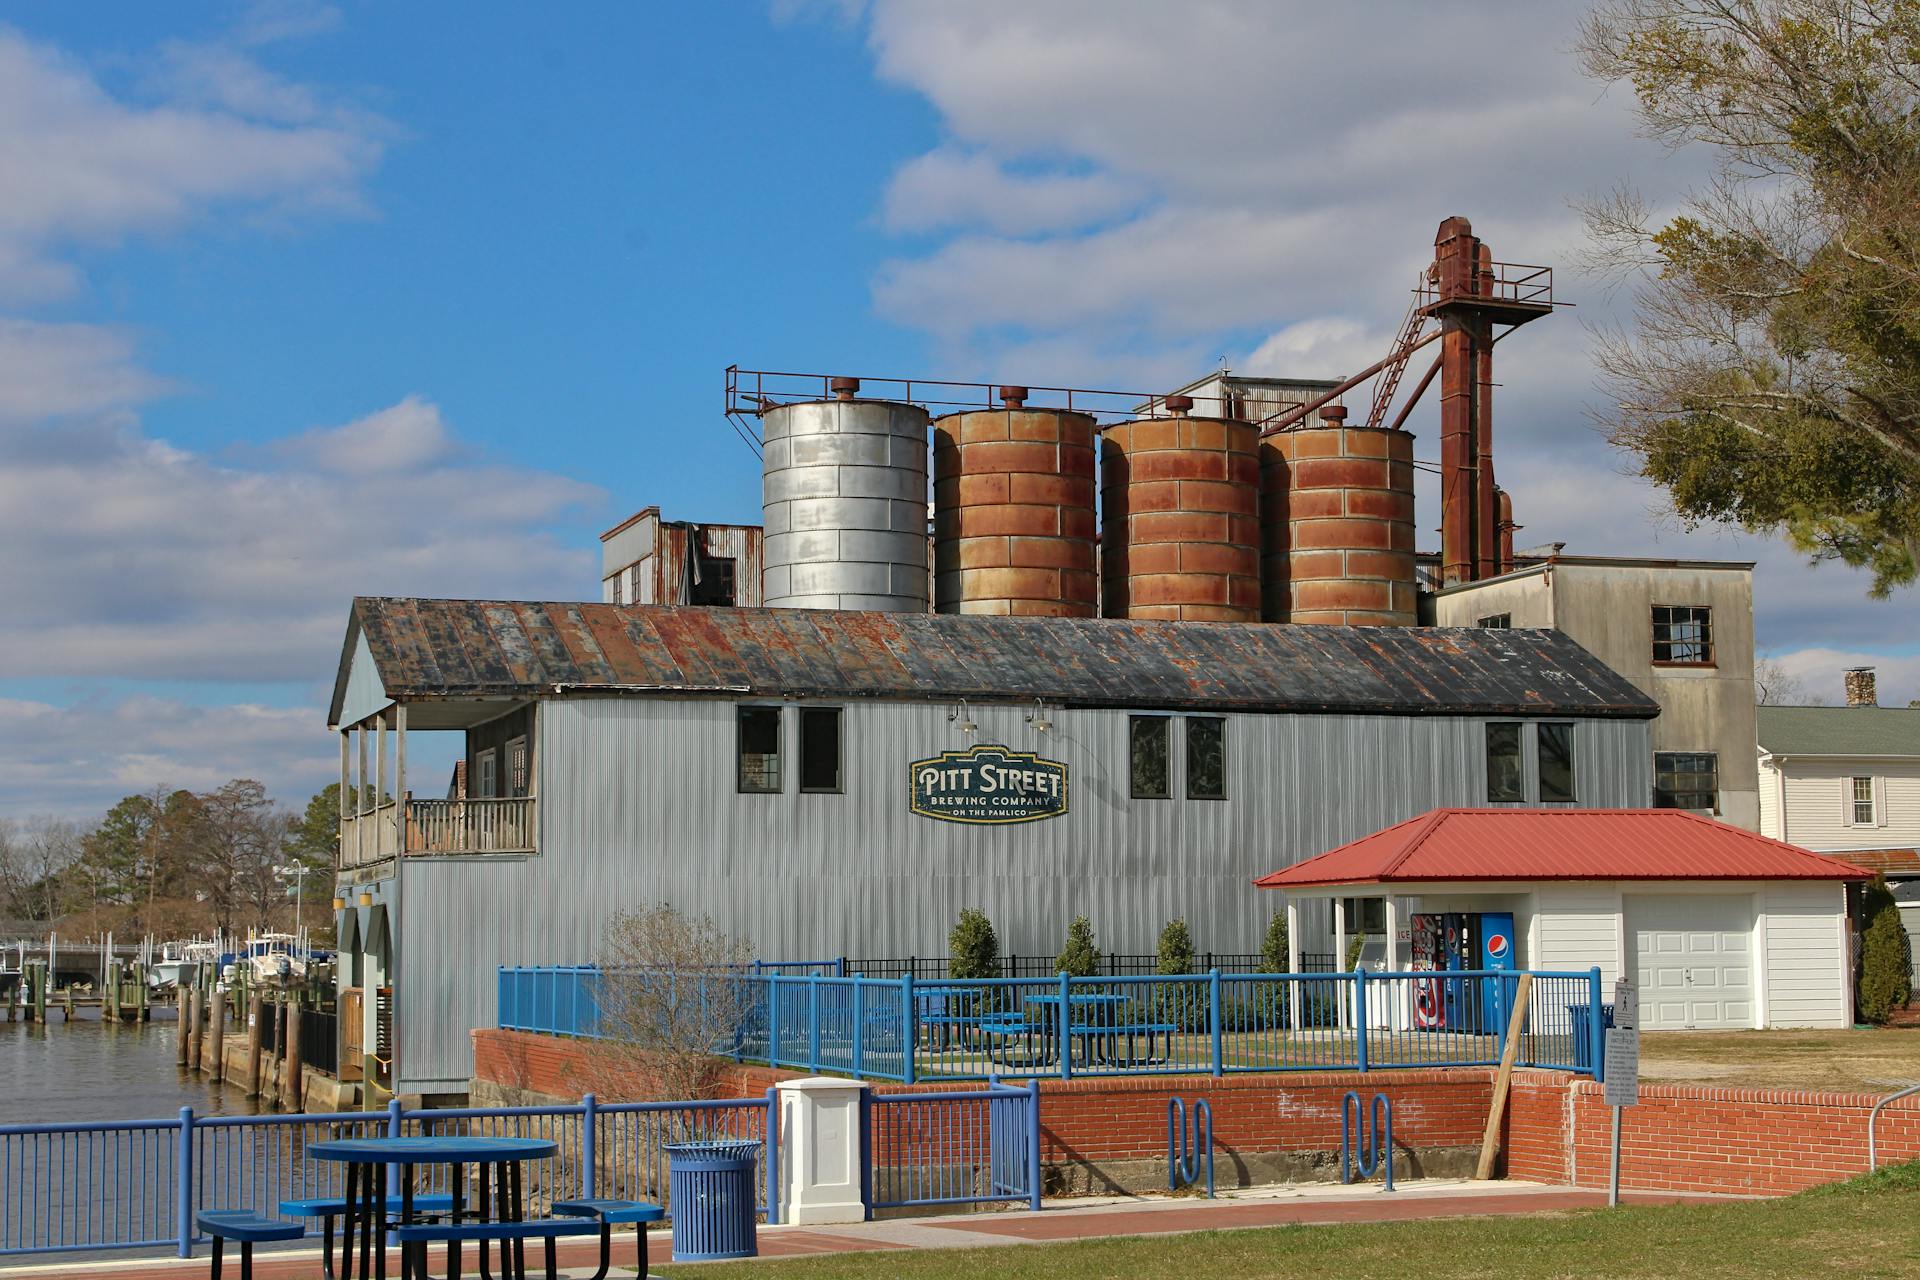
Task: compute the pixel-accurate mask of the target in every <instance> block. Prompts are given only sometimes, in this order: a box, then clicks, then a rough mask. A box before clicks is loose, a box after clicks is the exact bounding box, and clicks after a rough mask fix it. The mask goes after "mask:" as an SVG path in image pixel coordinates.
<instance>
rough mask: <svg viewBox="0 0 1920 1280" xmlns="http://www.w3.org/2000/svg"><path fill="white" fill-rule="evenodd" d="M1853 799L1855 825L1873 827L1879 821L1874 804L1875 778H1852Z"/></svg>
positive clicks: (1850, 780)
mask: <svg viewBox="0 0 1920 1280" xmlns="http://www.w3.org/2000/svg"><path fill="white" fill-rule="evenodd" d="M1848 781H1849V782H1850V783H1851V789H1852V800H1853V825H1854V826H1856V827H1871V826H1873V825H1874V824H1875V822H1876V821H1877V816H1876V815H1875V813H1874V804H1873V779H1872V778H1850V779H1848Z"/></svg>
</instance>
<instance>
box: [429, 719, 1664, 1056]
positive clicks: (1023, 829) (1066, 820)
mask: <svg viewBox="0 0 1920 1280" xmlns="http://www.w3.org/2000/svg"><path fill="white" fill-rule="evenodd" d="M734 706H735V703H734V702H732V701H723V700H680V699H675V700H664V699H618V698H581V699H563V700H559V701H553V702H548V703H545V704H543V705H542V708H541V713H540V719H539V722H538V723H539V733H540V735H541V743H540V829H541V854H542V856H540V857H538V858H534V859H528V860H526V861H524V862H515V861H492V860H489V861H486V862H484V863H475V862H466V863H456V862H450V861H428V860H421V859H410V860H409V864H408V867H407V873H406V874H407V886H406V894H405V897H406V927H407V929H408V930H409V936H408V937H407V939H406V941H405V945H406V947H407V949H408V950H407V954H408V955H409V957H411V960H412V962H411V963H409V964H408V965H407V966H406V978H405V981H406V987H405V989H404V990H403V993H402V997H403V1004H404V1007H405V1010H406V1013H405V1017H406V1020H407V1027H406V1031H405V1039H404V1044H405V1047H406V1053H405V1059H406V1060H405V1062H404V1063H403V1071H404V1073H405V1075H404V1079H405V1082H406V1084H407V1087H409V1088H429V1087H434V1082H440V1083H441V1085H442V1087H444V1085H445V1082H449V1081H457V1080H462V1079H464V1078H465V1076H466V1074H467V1070H468V1065H467V1064H468V1063H469V1061H470V1057H471V1054H470V1049H469V1043H468V1029H469V1028H470V1027H473V1026H476V1025H491V1022H492V1019H493V1017H494V1013H495V1009H494V999H495V996H494V983H495V973H494V971H495V967H496V966H497V965H501V964H552V963H576V962H582V961H589V960H592V959H593V958H594V955H595V951H596V948H597V944H598V937H599V932H600V929H601V926H602V925H603V923H604V921H605V920H606V918H607V917H608V915H610V914H611V913H613V912H614V911H616V910H619V909H621V908H631V907H638V906H643V905H646V904H649V903H655V902H662V901H667V902H672V903H673V904H675V905H676V906H678V907H681V908H682V909H684V910H688V911H692V912H698V913H711V914H712V915H714V916H715V917H716V918H717V919H718V920H720V921H721V923H722V924H723V925H724V926H725V927H726V928H727V929H729V930H730V931H732V932H734V933H736V934H739V935H742V936H744V937H746V938H748V939H750V940H751V941H752V943H753V945H754V950H755V951H756V952H757V953H758V954H760V955H762V956H767V957H784V958H825V957H830V956H836V955H853V956H860V955H865V956H869V957H880V956H896V955H912V954H920V955H929V954H933V955H938V954H944V952H945V945H946V936H947V931H948V929H949V928H951V927H952V924H953V920H954V918H955V917H956V916H957V915H958V914H959V912H960V909H961V908H962V907H968V906H974V907H980V908H982V909H984V910H985V911H986V912H987V913H988V915H989V916H990V917H991V918H992V919H993V921H994V924H995V926H996V927H997V928H998V930H999V933H1000V938H1001V945H1002V947H1003V949H1006V950H1009V951H1015V950H1017V951H1020V952H1024V953H1029V954H1030V953H1034V952H1052V951H1055V950H1057V949H1058V948H1059V946H1060V943H1061V941H1062V938H1063V935H1064V933H1065V930H1066V925H1067V922H1068V921H1069V920H1070V919H1071V918H1072V917H1073V916H1074V915H1077V914H1082V913H1084V914H1085V915H1086V916H1088V918H1089V919H1090V920H1091V921H1092V923H1093V926H1094V930H1095V933H1096V936H1097V938H1098V941H1099V943H1100V945H1101V947H1102V948H1103V949H1107V950H1123V951H1150V950H1152V949H1153V946H1154V944H1155V941H1156V939H1157V937H1158V934H1159V931H1160V928H1161V926H1162V925H1163V924H1164V923H1165V922H1166V921H1167V920H1169V919H1171V918H1173V917H1176V916H1179V917H1184V918H1185V919H1186V920H1187V922H1188V924H1189V926H1190V927H1191V928H1192V931H1193V935H1194V940H1195V942H1196V944H1197V945H1198V946H1199V947H1201V948H1203V949H1212V950H1216V951H1252V950H1257V949H1258V947H1259V944H1260V939H1261V936H1262V934H1263V932H1264V930H1265V928H1266V923H1267V920H1268V917H1269V916H1270V915H1272V914H1273V913H1274V912H1276V911H1278V910H1280V909H1281V905H1282V904H1281V900H1280V897H1279V895H1277V894H1272V893H1266V892H1262V891H1260V890H1256V889H1255V888H1253V886H1252V884H1251V883H1250V882H1251V881H1252V879H1253V878H1254V877H1255V876H1258V875H1260V874H1262V873H1264V872H1267V871H1271V870H1273V869H1275V868H1276V867H1280V866H1285V865H1288V864H1290V863H1293V862H1297V861H1299V860H1301V859H1303V858H1306V857H1309V856H1312V855H1314V854H1317V853H1320V852H1322V851H1324V850H1326V849H1329V848H1332V847H1333V846H1335V845H1338V844H1341V843H1344V842H1346V841H1348V840H1352V839H1355V838H1357V837H1359V836H1362V835H1365V834H1366V833H1368V832H1370V831H1374V830H1376V829H1378V828H1380V827H1383V826H1386V825H1388V824H1390V823H1393V822H1397V821H1401V820H1403V819H1405V818H1407V817H1409V816H1411V815H1413V814H1416V813H1421V812H1424V811H1425V810H1427V809H1431V808H1434V807H1436V806H1440V805H1462V804H1471V803H1474V802H1476V801H1477V800H1478V799H1480V798H1483V797H1484V795H1485V787H1486V779H1485V758H1484V751H1483V746H1482V744H1483V733H1484V731H1483V729H1482V725H1483V724H1484V723H1485V721H1484V720H1482V719H1479V718H1471V717H1460V718H1453V717H1439V716H1417V717H1388V716H1304V715H1269V716H1259V715H1241V716H1231V717H1228V719H1229V726H1228V769H1229V778H1230V782H1229V795H1230V797H1232V798H1231V799H1228V800H1225V801H1201V800H1192V801H1190V800H1182V799H1175V800H1154V801H1148V800H1138V801H1136V800H1130V799H1129V798H1128V778H1127V764H1126V761H1127V755H1126V735H1127V717H1126V714H1125V713H1124V712H1117V711H1105V710H1067V711H1059V710H1055V711H1052V712H1050V713H1049V717H1048V718H1049V719H1050V720H1051V721H1052V722H1053V726H1054V727H1053V730H1052V732H1050V733H1045V734H1042V733H1039V732H1036V731H1035V730H1034V729H1033V728H1032V726H1030V725H1028V724H1027V723H1026V715H1027V709H1026V708H1024V707H1006V706H978V705H976V706H973V707H971V708H970V712H969V714H970V715H971V717H972V719H973V720H974V721H975V722H976V723H977V724H978V726H979V732H978V733H976V734H975V735H973V736H972V738H971V739H969V738H968V737H967V736H966V735H963V734H961V733H960V732H958V731H957V730H956V729H955V728H954V727H953V725H952V724H950V723H949V722H948V720H947V709H946V708H945V707H944V706H940V705H927V704H924V703H855V704H849V705H847V707H846V713H845V714H846V720H845V728H844V739H845V761H846V779H845V787H846V789H845V792H844V793H843V794H837V795H801V794H798V793H797V792H796V790H795V781H794V769H795V761H794V759H793V755H792V745H793V743H794V741H795V736H794V731H795V724H794V720H795V716H794V714H793V712H792V711H791V710H789V712H788V718H787V721H786V723H785V739H784V741H785V743H786V745H787V748H788V758H787V760H786V761H785V768H786V771H787V789H786V791H785V792H784V793H783V794H780V795H740V794H737V793H736V791H735V787H734V748H735V727H734V725H735V721H734ZM1578 733H1579V743H1578V746H1579V751H1580V755H1579V759H1580V762H1581V763H1580V768H1581V789H1582V794H1583V795H1584V796H1586V797H1587V798H1588V800H1589V801H1590V802H1591V803H1593V804H1599V805H1635V804H1644V803H1645V802H1646V798H1647V797H1646V791H1647V785H1648V784H1647V761H1648V758H1649V757H1648V746H1647V726H1646V724H1645V722H1643V721H1637V720H1595V721H1583V722H1580V726H1579V730H1578ZM970 741H971V742H982V743H986V742H992V743H1004V744H1006V745H1008V746H1010V747H1012V748H1013V749H1015V750H1019V751H1034V752H1037V753H1038V754H1040V755H1042V756H1045V757H1047V758H1049V759H1054V760H1059V761H1062V762H1064V763H1066V764H1067V765H1068V767H1069V768H1070V770H1071V780H1070V792H1069V801H1070V812H1069V813H1068V814H1067V815H1066V816H1064V817H1060V818H1055V819H1051V820H1048V821H1043V822H1034V823H1026V824H1021V825H1016V826H1007V827H978V826H965V825H961V824H955V823H944V822H936V821H933V820H930V819H926V818H921V817H917V816H915V815H913V814H911V813H909V812H908V809H907V794H906V793H907V765H908V764H909V762H911V761H913V760H916V759H921V758H924V757H927V756H929V755H932V754H935V753H937V752H939V751H942V750H947V749H952V748H960V747H965V746H967V745H969V743H970ZM1174 745H1175V751H1174V757H1175V763H1174V777H1173V783H1174V794H1175V795H1176V796H1177V795H1180V794H1182V793H1183V792H1184V779H1183V777H1182V765H1183V761H1182V760H1181V758H1180V757H1181V751H1180V747H1181V735H1179V734H1177V733H1176V735H1175V740H1174ZM1326 928H1327V924H1326V921H1325V920H1324V917H1323V915H1321V914H1316V915H1315V916H1314V917H1313V918H1311V919H1310V920H1309V921H1308V922H1307V923H1306V925H1305V926H1304V929H1303V933H1304V934H1307V935H1312V936H1317V935H1318V934H1319V933H1321V932H1323V931H1324V930H1325V929H1326ZM1303 949H1304V950H1317V949H1324V948H1319V947H1314V946H1303Z"/></svg>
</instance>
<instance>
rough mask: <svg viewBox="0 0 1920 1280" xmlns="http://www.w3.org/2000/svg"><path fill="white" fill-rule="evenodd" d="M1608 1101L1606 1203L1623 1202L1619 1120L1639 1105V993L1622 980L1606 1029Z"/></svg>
mask: <svg viewBox="0 0 1920 1280" xmlns="http://www.w3.org/2000/svg"><path fill="white" fill-rule="evenodd" d="M1605 1077H1606V1084H1605V1090H1606V1099H1607V1105H1608V1106H1609V1107H1612V1108H1613V1163H1612V1169H1611V1172H1610V1174H1609V1176H1608V1178H1607V1204H1608V1205H1617V1204H1619V1203H1620V1120H1621V1114H1622V1112H1623V1111H1624V1110H1625V1109H1626V1108H1627V1107H1637V1106H1639V1105H1640V991H1639V988H1637V987H1635V986H1634V985H1633V983H1632V982H1631V981H1629V980H1628V979H1626V978H1621V979H1620V980H1619V981H1617V982H1615V983H1614V984H1613V1025H1612V1026H1611V1027H1609V1028H1607V1048H1606V1058H1605Z"/></svg>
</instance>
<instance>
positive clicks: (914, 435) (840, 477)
mask: <svg viewBox="0 0 1920 1280" xmlns="http://www.w3.org/2000/svg"><path fill="white" fill-rule="evenodd" d="M859 390H860V383H859V380H858V379H856V378H835V379H834V380H833V383H832V391H833V393H834V396H835V398H834V399H832V400H814V401H803V402H800V403H797V404H784V405H777V406H775V407H774V408H771V409H768V410H767V411H766V412H765V413H764V414H762V415H761V444H762V449H763V455H764V470H763V473H762V474H763V479H762V507H763V512H764V520H765V524H766V544H765V557H766V570H765V577H764V580H763V582H764V587H765V596H766V603H767V605H768V606H769V607H773V608H787V609H881V610H887V611H890V612H895V613H925V612H926V611H927V581H928V573H927V418H928V415H927V411H926V410H925V409H922V408H920V407H919V406H918V405H911V404H901V403H898V402H896V401H892V400H861V399H857V398H856V394H857V393H858V392H859Z"/></svg>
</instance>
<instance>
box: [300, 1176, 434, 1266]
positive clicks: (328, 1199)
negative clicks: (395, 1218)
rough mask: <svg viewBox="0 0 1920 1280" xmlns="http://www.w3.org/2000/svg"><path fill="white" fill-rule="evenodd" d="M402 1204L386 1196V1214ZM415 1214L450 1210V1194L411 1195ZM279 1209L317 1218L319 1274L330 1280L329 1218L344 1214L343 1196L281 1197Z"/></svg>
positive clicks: (345, 1208) (302, 1216) (395, 1212)
mask: <svg viewBox="0 0 1920 1280" xmlns="http://www.w3.org/2000/svg"><path fill="white" fill-rule="evenodd" d="M403 1207H404V1205H403V1204H402V1201H401V1198H400V1197H399V1196H388V1197H387V1213H388V1214H390V1215H391V1214H398V1213H399V1212H400V1211H401V1209H402V1208H403ZM413 1211H414V1212H415V1213H451V1212H452V1211H453V1197H452V1196H415V1197H414V1198H413ZM280 1212H281V1214H282V1215H284V1216H285V1217H289V1218H318V1219H320V1273H321V1275H322V1276H324V1277H325V1280H333V1277H334V1270H333V1220H334V1219H335V1218H338V1217H341V1216H343V1215H345V1213H346V1212H347V1200H346V1197H345V1196H319V1197H315V1198H313V1199H308V1200H282V1201H281V1202H280Z"/></svg>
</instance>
